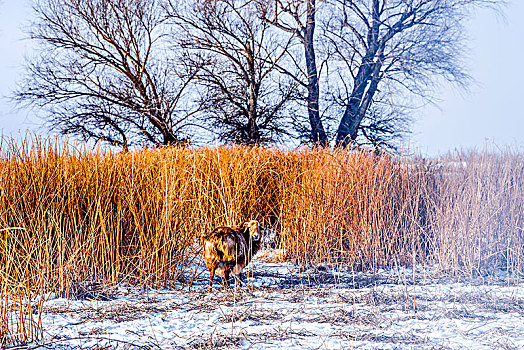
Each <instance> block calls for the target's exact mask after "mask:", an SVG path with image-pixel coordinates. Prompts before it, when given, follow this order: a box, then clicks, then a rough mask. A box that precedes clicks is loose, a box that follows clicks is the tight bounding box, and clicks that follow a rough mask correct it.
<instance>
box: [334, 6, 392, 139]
mask: <svg viewBox="0 0 524 350" xmlns="http://www.w3.org/2000/svg"><path fill="white" fill-rule="evenodd" d="M379 5H380V1H379V0H373V10H372V11H373V12H372V25H371V28H370V30H369V32H368V35H367V41H368V43H367V44H368V45H367V50H366V55H365V56H364V58H363V59H362V64H361V65H360V67H359V69H358V72H357V75H356V77H355V79H354V83H353V91H352V92H351V96H350V97H349V100H348V103H347V104H346V108H345V110H344V114H343V115H342V118H341V120H340V124H339V126H338V130H337V139H336V146H337V147H347V146H349V145H351V144H353V142H355V140H356V139H357V136H358V129H359V127H360V123H361V122H362V119H364V117H365V115H366V113H367V110H368V108H369V106H370V105H371V102H372V100H373V96H374V95H375V92H376V91H377V87H378V83H379V81H380V77H379V75H380V70H381V69H382V64H383V62H384V40H380V39H379V28H380V24H381V21H380V12H379Z"/></svg>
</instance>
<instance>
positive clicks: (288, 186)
mask: <svg viewBox="0 0 524 350" xmlns="http://www.w3.org/2000/svg"><path fill="white" fill-rule="evenodd" d="M523 172H524V155H523V154H522V153H516V152H511V151H504V152H499V153H497V154H493V153H489V152H484V153H471V154H465V155H457V156H454V157H452V156H448V157H445V158H442V159H438V160H435V161H432V162H427V161H423V160H420V159H417V158H413V157H402V156H390V155H385V154H382V155H377V154H373V153H369V152H365V151H349V150H296V151H279V150H271V149H264V148H257V147H255V148H243V147H219V148H202V149H187V148H164V149H146V150H141V151H138V152H130V153H114V152H110V151H108V150H102V149H95V150H89V149H87V147H86V146H85V145H79V146H76V147H75V146H64V145H63V144H60V143H59V142H57V141H53V140H40V139H38V138H27V139H26V140H25V142H22V143H15V142H13V141H6V140H4V141H3V142H2V144H1V146H0V250H1V252H0V260H1V261H0V283H1V286H2V293H3V294H2V300H8V299H9V298H11V299H9V300H12V298H13V296H16V295H29V294H30V293H33V291H35V290H38V291H39V292H44V291H45V292H49V291H52V292H56V293H57V294H58V295H65V296H68V295H72V294H74V292H75V290H76V289H75V288H76V286H77V285H78V284H79V283H82V282H85V281H92V282H102V283H106V284H117V283H121V282H123V281H125V282H128V283H133V284H138V285H144V286H164V285H167V284H170V283H171V282H172V281H174V280H176V279H177V278H178V277H179V276H180V274H181V272H182V271H184V269H186V268H187V265H188V262H190V261H191V259H192V255H191V254H194V250H192V249H189V248H190V247H191V246H192V244H193V243H194V242H197V241H198V238H199V237H200V235H201V234H202V233H204V232H206V231H208V230H211V229H212V228H213V227H216V226H218V225H232V224H235V223H239V222H240V221H242V220H246V219H250V218H255V219H258V220H261V221H264V222H265V224H266V225H267V226H270V227H272V229H273V230H275V231H276V232H277V233H278V237H279V244H280V247H281V248H282V249H283V250H284V252H285V255H286V256H287V258H289V259H290V260H292V261H295V262H297V263H299V264H310V263H319V262H327V263H340V264H344V265H346V266H352V267H354V268H358V269H375V268H377V267H379V266H386V265H390V266H391V265H412V264H414V263H419V262H430V263H435V264H437V266H440V267H441V269H443V270H447V271H450V272H455V273H467V274H471V273H477V272H482V273H483V272H486V271H491V270H493V268H505V269H508V270H509V271H511V272H518V273H521V272H522V271H523V266H522V261H523V257H524V253H523V247H524V231H523V226H524V217H523V216H524V214H523V207H522V206H523V204H522V202H523V198H524V175H523ZM21 291H23V292H21ZM24 293H26V294H24ZM28 293H29V294H28ZM4 304H5V305H7V303H4ZM4 304H2V305H4ZM19 304H20V305H22V304H23V303H22V301H20V303H19ZM24 305H25V304H24ZM5 310H7V309H6V307H3V308H2V312H4V313H3V315H6V313H5V312H6V311H5ZM20 310H22V311H21V313H19V315H26V314H27V312H28V311H27V310H26V311H23V310H24V309H23V308H22V309H20ZM24 317H25V316H24ZM6 319H7V318H5V317H3V318H2V320H6ZM25 319H28V318H27V317H26V318H25ZM31 319H32V318H31ZM33 321H34V320H33ZM33 321H31V322H33ZM27 322H29V321H27ZM9 324H10V325H11V328H9ZM13 324H14V323H13V322H11V323H8V322H7V321H5V322H4V321H2V325H1V326H0V335H2V334H3V335H4V338H6V337H7V335H6V334H11V335H12V334H14V332H15V331H14V330H13V328H12V325H13ZM32 324H33V326H34V324H35V323H34V322H33V323H32ZM36 324H38V322H37V323H36ZM28 327H29V326H28ZM17 332H18V331H17ZM32 332H33V333H34V332H36V331H34V330H33V331H32ZM33 333H31V334H33ZM36 333H38V332H36ZM36 333H35V334H36Z"/></svg>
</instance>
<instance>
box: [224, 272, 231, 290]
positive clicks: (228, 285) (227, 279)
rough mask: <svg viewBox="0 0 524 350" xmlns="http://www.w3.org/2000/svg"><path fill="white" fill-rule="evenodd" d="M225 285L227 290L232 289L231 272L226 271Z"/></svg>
mask: <svg viewBox="0 0 524 350" xmlns="http://www.w3.org/2000/svg"><path fill="white" fill-rule="evenodd" d="M224 285H225V287H226V289H229V288H231V285H230V284H229V270H228V269H226V270H224Z"/></svg>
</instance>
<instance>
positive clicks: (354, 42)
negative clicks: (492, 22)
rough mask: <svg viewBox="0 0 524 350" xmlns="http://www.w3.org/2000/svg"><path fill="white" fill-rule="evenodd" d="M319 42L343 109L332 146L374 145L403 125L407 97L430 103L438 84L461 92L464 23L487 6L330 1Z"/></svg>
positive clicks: (415, 0)
mask: <svg viewBox="0 0 524 350" xmlns="http://www.w3.org/2000/svg"><path fill="white" fill-rule="evenodd" d="M330 1H331V2H330V9H329V13H328V15H327V18H326V23H325V26H324V28H323V29H324V34H323V35H324V37H325V38H326V40H328V42H329V44H330V47H331V54H332V55H333V57H334V58H336V59H337V63H338V67H336V68H335V67H334V69H335V70H336V69H338V73H339V74H340V77H341V79H340V80H341V82H342V84H341V86H342V89H341V90H340V91H339V94H338V95H337V96H335V97H336V99H338V101H340V102H341V103H342V105H343V111H342V115H341V117H340V119H339V120H340V122H339V125H338V129H337V136H336V144H337V145H338V146H342V147H346V146H348V145H352V144H353V143H354V142H355V141H357V138H358V137H359V136H362V137H364V138H366V137H367V139H368V140H371V141H373V142H375V143H376V142H380V141H381V140H383V139H384V138H387V137H388V135H389V136H391V134H396V133H398V132H399V130H400V129H402V128H403V127H404V126H405V123H406V118H405V117H406V115H405V114H403V113H401V109H402V108H401V107H399V105H401V101H402V99H403V98H405V97H406V93H408V94H415V95H417V96H421V97H423V98H430V97H431V89H430V87H431V86H434V84H435V83H438V82H442V80H445V81H449V82H452V83H456V84H459V85H462V86H464V85H465V84H466V83H467V81H468V80H469V76H468V75H467V73H466V71H465V69H464V66H465V65H464V62H463V57H464V55H463V53H464V47H463V45H464V39H465V38H464V33H465V31H464V28H463V23H464V21H465V19H466V18H467V16H468V15H469V13H470V11H471V10H473V9H475V8H478V7H480V6H496V5H497V4H500V3H502V2H503V1H495V0H494V1H491V0H361V1H352V0H330Z"/></svg>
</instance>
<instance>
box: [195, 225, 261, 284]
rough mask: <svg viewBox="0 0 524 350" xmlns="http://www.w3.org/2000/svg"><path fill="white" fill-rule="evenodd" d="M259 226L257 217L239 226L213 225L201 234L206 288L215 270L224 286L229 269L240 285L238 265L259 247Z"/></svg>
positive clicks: (227, 279)
mask: <svg viewBox="0 0 524 350" xmlns="http://www.w3.org/2000/svg"><path fill="white" fill-rule="evenodd" d="M263 230H264V228H263V227H262V226H261V225H260V223H259V222H258V221H256V220H251V221H248V222H244V223H243V224H242V225H240V226H239V227H224V226H222V227H217V228H215V229H214V230H213V231H211V232H210V233H208V234H206V235H204V236H203V238H202V240H203V243H204V261H205V263H206V266H207V268H208V269H209V286H208V288H207V291H208V292H209V291H210V290H211V287H212V286H213V278H214V277H215V273H217V274H218V275H219V276H221V277H223V278H224V284H225V287H226V288H230V284H229V275H230V273H231V272H232V273H233V275H234V278H235V280H236V283H238V285H242V281H241V277H242V269H243V268H244V267H246V265H247V264H249V262H250V261H251V258H252V257H253V255H255V254H256V253H257V252H258V250H259V249H260V246H261V243H262V231H263Z"/></svg>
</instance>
